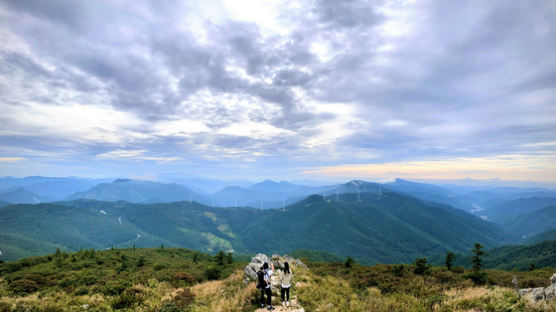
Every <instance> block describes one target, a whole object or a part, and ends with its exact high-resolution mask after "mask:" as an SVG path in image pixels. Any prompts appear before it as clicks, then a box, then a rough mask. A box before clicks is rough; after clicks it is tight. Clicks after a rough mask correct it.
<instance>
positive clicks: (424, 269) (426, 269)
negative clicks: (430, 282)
mask: <svg viewBox="0 0 556 312" xmlns="http://www.w3.org/2000/svg"><path fill="white" fill-rule="evenodd" d="M413 273H415V274H417V275H427V274H429V273H430V266H429V265H428V264H427V258H417V259H415V269H413Z"/></svg>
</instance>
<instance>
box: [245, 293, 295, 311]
mask: <svg viewBox="0 0 556 312" xmlns="http://www.w3.org/2000/svg"><path fill="white" fill-rule="evenodd" d="M291 299H292V300H291V301H290V306H289V307H283V306H282V301H281V300H280V297H274V296H273V297H272V307H274V309H275V310H274V312H305V309H303V308H302V307H301V306H300V305H299V304H298V302H297V297H296V296H292V298H291ZM267 311H268V310H267V308H266V306H265V307H264V308H259V309H257V310H255V312H267Z"/></svg>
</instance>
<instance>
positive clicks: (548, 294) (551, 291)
mask: <svg viewBox="0 0 556 312" xmlns="http://www.w3.org/2000/svg"><path fill="white" fill-rule="evenodd" d="M555 296H556V284H552V285H550V286H548V287H546V288H545V289H544V297H545V298H546V300H552V299H553V298H554V297H555Z"/></svg>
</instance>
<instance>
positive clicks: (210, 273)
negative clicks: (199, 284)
mask: <svg viewBox="0 0 556 312" xmlns="http://www.w3.org/2000/svg"><path fill="white" fill-rule="evenodd" d="M220 274H221V271H220V269H218V268H216V267H209V268H208V269H206V271H205V276H206V278H207V279H208V280H211V281H212V280H217V279H219V278H220Z"/></svg>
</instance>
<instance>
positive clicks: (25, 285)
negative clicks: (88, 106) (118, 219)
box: [0, 248, 556, 312]
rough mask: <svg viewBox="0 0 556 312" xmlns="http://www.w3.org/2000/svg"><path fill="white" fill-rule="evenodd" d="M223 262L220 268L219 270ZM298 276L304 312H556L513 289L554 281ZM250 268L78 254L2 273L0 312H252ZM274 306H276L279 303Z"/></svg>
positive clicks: (323, 270) (403, 268) (505, 276)
mask: <svg viewBox="0 0 556 312" xmlns="http://www.w3.org/2000/svg"><path fill="white" fill-rule="evenodd" d="M220 262H221V261H220ZM308 264H309V267H310V269H303V268H299V267H298V268H296V269H295V271H294V274H295V282H294V285H293V286H292V295H294V296H296V297H297V299H298V302H299V304H300V305H301V306H302V307H303V308H304V309H305V311H309V312H310V311H331V312H334V311H354V312H359V311H361V312H363V311H377V312H386V311H412V312H425V311H440V312H448V311H462V312H463V311H473V312H477V311H524V312H537V311H556V302H553V303H550V304H546V305H533V304H530V303H528V302H526V301H525V300H524V299H520V298H519V297H518V296H517V295H516V293H515V292H514V291H513V290H512V289H511V288H510V287H511V279H512V277H513V275H514V274H515V275H517V277H518V280H519V281H520V287H522V288H525V287H539V286H547V283H548V278H549V277H550V276H551V275H552V274H553V273H554V272H555V270H554V269H550V268H545V269H541V270H535V271H532V272H512V271H500V270H486V271H484V273H485V274H486V277H487V282H486V284H484V285H475V284H474V283H473V282H472V281H471V279H470V278H469V273H470V272H469V271H466V270H463V269H455V270H452V271H449V270H447V269H446V268H445V267H438V266H437V267H429V270H426V271H424V272H425V273H424V274H422V275H420V274H416V273H415V272H419V270H415V266H414V265H381V264H378V265H373V266H364V265H359V264H353V265H352V266H351V267H349V268H346V267H345V265H344V264H343V263H317V262H309V263H308ZM244 265H245V263H237V262H233V263H224V264H222V263H220V264H219V261H218V257H213V256H210V255H207V254H203V253H199V252H195V251H191V250H186V249H174V248H149V249H132V248H129V249H113V250H106V251H92V250H82V251H79V252H76V253H73V254H65V253H58V254H54V255H47V256H43V257H33V258H26V259H22V260H20V261H16V262H10V263H3V264H0V272H1V274H2V275H1V277H0V312H7V311H37V312H49V311H85V310H86V311H144V312H176V311H190V312H209V311H210V312H217V311H224V312H242V311H243V312H252V311H254V310H255V309H256V308H257V305H256V304H257V297H258V290H257V289H256V288H255V284H254V283H249V284H247V285H245V284H244V282H243V278H244V275H243V270H242V269H243V266H244ZM275 302H276V301H275Z"/></svg>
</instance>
